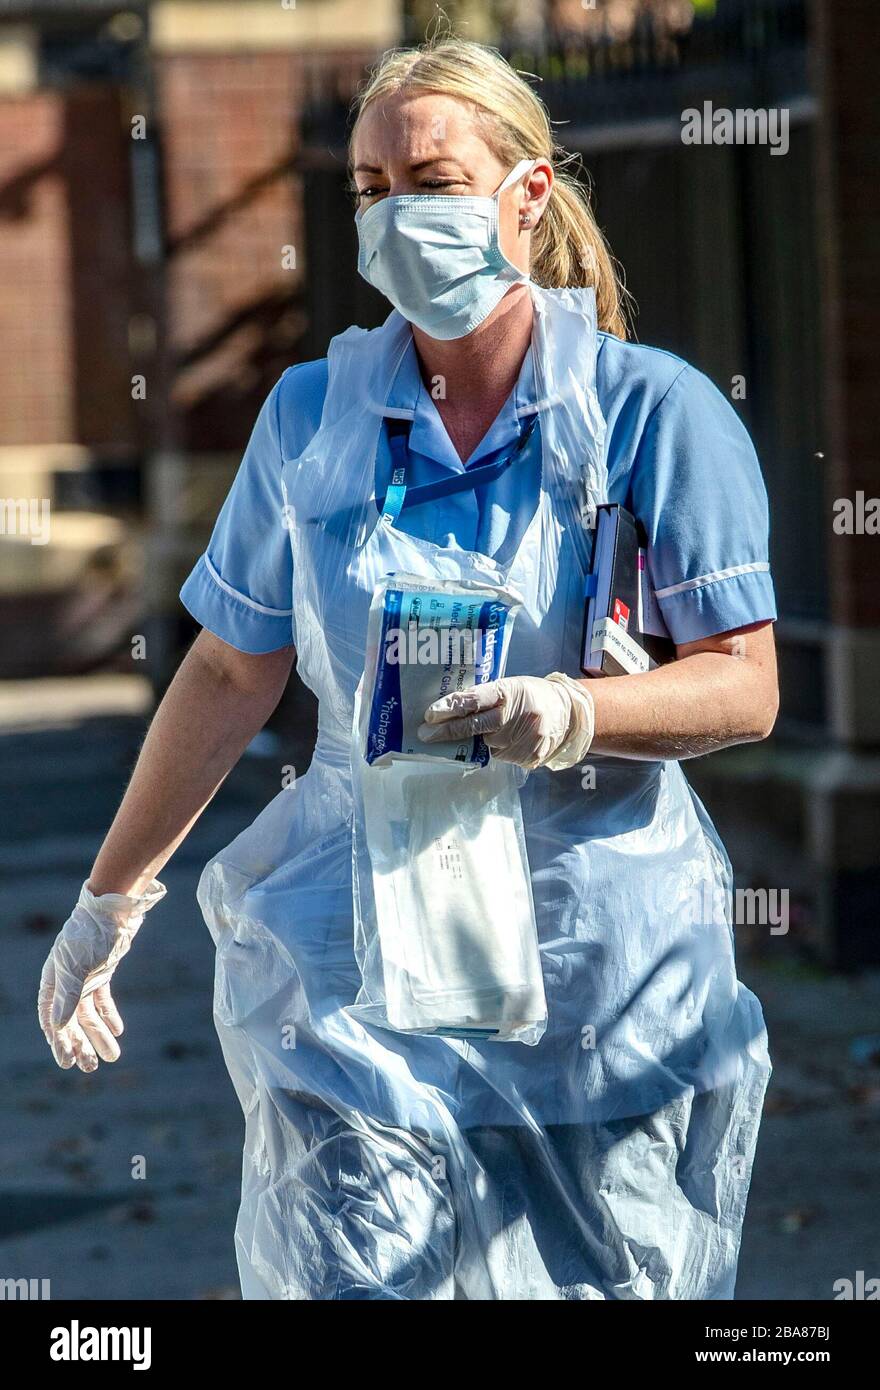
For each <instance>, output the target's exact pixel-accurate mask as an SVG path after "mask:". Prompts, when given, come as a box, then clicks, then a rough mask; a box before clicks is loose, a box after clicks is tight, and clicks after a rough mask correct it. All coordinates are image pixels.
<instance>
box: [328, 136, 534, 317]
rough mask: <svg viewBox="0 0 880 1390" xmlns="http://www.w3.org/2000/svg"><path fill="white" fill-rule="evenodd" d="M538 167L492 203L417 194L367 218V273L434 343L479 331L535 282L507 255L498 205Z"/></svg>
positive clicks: (384, 203)
mask: <svg viewBox="0 0 880 1390" xmlns="http://www.w3.org/2000/svg"><path fill="white" fill-rule="evenodd" d="M534 164H535V161H534V160H533V159H521V160H520V161H519V163H518V164H516V165H514V167H513V168H512V169H511V171H510V173H509V174H508V175H507V178H506V179H505V180H504V182H503V183H501V184H500V185H499V187H498V188H497V189H496V191H495V193H493V195H492V196H491V197H490V198H472V197H453V196H451V195H445V194H441V193H411V194H407V195H405V196H404V197H398V198H381V199H380V200H379V202H377V203H373V204H372V206H370V207H368V208H365V209H364V210H363V211H362V212H360V211H359V212H358V213H357V214H356V216H355V223H356V225H357V233H358V242H359V253H358V270H359V272H360V274H361V275H362V276H363V278H364V279H365V280H366V281H367V283H368V284H370V285H373V286H374V287H375V288H376V289H377V290H379V291H380V292H381V293H382V294H384V295H385V297H386V299H388V300H390V301H391V303H392V304H393V305H394V307H395V308H396V309H398V310H399V311H400V313H401V314H403V315H404V317H405V318H407V319H408V320H409V321H410V323H415V324H417V325H418V327H419V328H421V329H422V331H423V332H424V333H428V334H430V336H431V337H432V338H441V339H450V338H463V337H464V336H465V334H467V333H471V332H473V330H474V329H475V328H476V327H477V326H478V325H479V324H481V323H482V322H483V320H484V319H486V318H488V317H489V315H490V314H491V312H492V310H493V309H494V308H495V306H496V304H498V302H499V301H500V300H501V299H502V298H503V296H504V295H505V294H506V293H507V291H508V290H509V289H510V287H511V285H515V284H518V283H523V282H525V281H527V280H528V278H529V275H528V271H525V270H520V269H519V267H518V266H515V265H513V263H512V262H511V261H509V260H508V259H507V257H506V256H505V254H504V252H503V251H502V250H501V240H500V235H499V231H500V228H499V210H498V199H499V197H500V195H501V194H502V193H503V192H504V190H505V188H509V187H510V185H511V184H514V183H516V181H517V179H520V178H522V177H523V175H524V174H525V173H526V172H527V170H529V169H531V168H532V167H533V166H534Z"/></svg>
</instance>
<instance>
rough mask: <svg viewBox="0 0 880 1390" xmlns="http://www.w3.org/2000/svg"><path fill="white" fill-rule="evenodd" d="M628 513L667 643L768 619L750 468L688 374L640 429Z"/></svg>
mask: <svg viewBox="0 0 880 1390" xmlns="http://www.w3.org/2000/svg"><path fill="white" fill-rule="evenodd" d="M629 505H630V507H631V508H632V510H633V511H634V513H635V515H636V516H637V517H638V518H639V520H640V521H641V522H642V524H643V525H644V527H645V530H646V532H647V536H648V568H649V571H650V576H651V581H652V583H653V587H654V590H655V593H656V596H657V601H658V603H659V606H660V610H661V612H662V614H663V618H664V620H665V622H666V626H667V627H668V629H669V632H670V634H671V636H672V638H673V640H674V641H675V642H676V643H678V644H679V645H681V644H683V643H686V642H695V641H698V640H699V639H700V638H703V637H711V636H714V635H715V634H716V633H719V632H730V631H732V630H733V629H735V628H741V627H746V626H748V625H749V624H750V623H756V622H762V621H766V620H773V619H775V617H776V602H775V597H774V592H773V581H772V579H771V577H770V564H769V559H768V554H769V552H768V545H769V537H768V526H769V523H768V513H767V492H766V489H765V487H764V481H763V478H762V477H761V470H760V466H759V464H758V459H757V457H756V454H755V450H754V448H753V446H752V442H751V440H750V438H749V435H748V432H747V431H746V429H745V427H744V426H743V424H742V422H741V421H740V419H739V416H738V415H737V414H736V411H735V410H734V409H733V407H732V406H731V405H730V403H729V402H728V401H726V400H725V398H724V397H723V396H722V394H721V392H720V391H719V390H718V389H717V387H715V386H713V384H712V383H711V382H710V381H709V380H708V378H707V377H705V376H703V375H702V373H700V372H698V371H696V370H695V369H694V368H693V367H687V366H685V367H684V368H683V369H682V370H681V371H680V372H679V374H678V375H677V376H676V378H675V380H674V381H673V383H672V385H671V386H670V387H669V389H668V391H667V392H666V394H665V395H664V396H663V398H662V399H661V401H660V402H659V404H658V405H657V406H655V408H654V410H653V411H652V413H651V415H650V417H649V419H648V421H647V424H646V426H645V430H644V434H643V436H642V440H641V442H640V444H639V447H638V450H637V452H636V456H635V459H634V462H633V470H632V475H631V482H630V502H629Z"/></svg>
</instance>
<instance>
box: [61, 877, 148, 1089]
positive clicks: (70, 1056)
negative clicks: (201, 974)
mask: <svg viewBox="0 0 880 1390" xmlns="http://www.w3.org/2000/svg"><path fill="white" fill-rule="evenodd" d="M164 896H165V889H164V887H163V886H162V884H161V883H159V881H158V880H157V879H153V881H152V883H151V884H150V885H149V887H148V888H146V889H145V891H144V892H143V893H142V894H141V895H139V896H138V897H131V898H129V897H126V896H125V895H124V894H123V893H104V894H102V896H101V897H99V898H96V897H95V895H94V893H92V892H91V890H90V889H89V887H88V886H87V884H85V883H84V884H83V886H82V890H81V892H80V895H79V901H78V902H77V905H76V907H75V908H74V910H73V912H72V914H71V916H70V917H69V918H68V920H67V921H66V922H65V923H64V926H63V927H62V928H61V931H60V932H59V933H58V935H57V937H56V938H55V945H54V946H53V947H52V950H51V951H50V952H49V955H48V957H47V959H46V964H45V965H44V966H43V973H42V975H41V976H40V990H39V994H38V996H37V1014H38V1016H39V1019H40V1027H41V1028H42V1030H43V1034H44V1036H45V1039H46V1041H47V1043H48V1044H49V1046H50V1047H51V1049H52V1055H53V1057H54V1058H55V1061H56V1062H57V1063H58V1065H59V1067H64V1069H65V1070H67V1068H68V1067H72V1066H73V1065H74V1064H76V1066H78V1067H79V1069H80V1071H94V1070H95V1068H96V1067H97V1065H98V1058H99V1057H100V1058H101V1060H102V1061H103V1062H115V1061H116V1059H117V1057H118V1056H119V1044H118V1043H117V1041H116V1039H117V1038H118V1037H119V1036H120V1035H121V1033H122V1019H121V1018H120V1017H119V1011H118V1010H117V1008H116V1005H115V1004H114V1002H113V998H112V996H111V994H110V977H111V976H112V974H113V971H114V970H115V969H116V967H117V965H118V964H119V962H120V961H121V960H122V957H123V956H124V955H125V953H126V952H127V950H128V948H129V946H130V945H131V943H132V941H133V940H134V936H135V933H136V932H137V930H138V928H139V927H140V925H141V923H142V922H143V920H144V914H145V913H146V912H149V910H150V908H151V907H153V906H155V904H156V903H157V902H159V900H160V899H161V898H164Z"/></svg>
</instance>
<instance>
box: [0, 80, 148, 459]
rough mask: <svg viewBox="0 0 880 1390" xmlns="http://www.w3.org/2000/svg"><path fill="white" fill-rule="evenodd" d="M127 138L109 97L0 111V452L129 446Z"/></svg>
mask: <svg viewBox="0 0 880 1390" xmlns="http://www.w3.org/2000/svg"><path fill="white" fill-rule="evenodd" d="M126 138H127V137H126V134H125V131H124V129H123V127H122V124H121V117H120V110H119V99H118V95H117V94H116V92H115V91H114V90H113V89H111V88H106V87H99V86H94V87H85V88H75V89H70V90H67V91H64V92H53V91H43V92H36V93H32V94H28V95H25V96H21V97H11V98H4V99H0V240H2V252H0V445H4V444H5V445H14V444H51V443H56V442H77V443H82V444H89V445H92V446H94V447H95V448H99V449H100V448H103V447H106V446H111V447H112V448H113V449H118V448H119V447H120V446H121V447H122V448H125V447H127V446H130V445H131V444H132V443H133V442H134V438H135V427H136V419H135V415H134V412H133V409H132V402H131V389H130V380H129V364H128V356H127V340H128V339H127V335H128V317H129V296H130V292H131V284H132V272H131V265H130V248H129V242H130V237H129V228H128V185H127V178H128V175H127V153H126Z"/></svg>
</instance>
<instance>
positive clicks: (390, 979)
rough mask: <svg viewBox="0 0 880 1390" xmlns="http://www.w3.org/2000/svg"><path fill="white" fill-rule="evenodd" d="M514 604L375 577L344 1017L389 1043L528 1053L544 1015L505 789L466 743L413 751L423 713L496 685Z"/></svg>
mask: <svg viewBox="0 0 880 1390" xmlns="http://www.w3.org/2000/svg"><path fill="white" fill-rule="evenodd" d="M518 608H519V602H518V599H517V598H516V596H515V594H514V593H513V592H511V591H510V590H507V589H503V588H500V587H498V586H493V585H487V584H485V583H476V582H473V581H468V580H465V579H456V580H441V579H436V580H428V581H426V580H425V579H423V578H419V577H418V576H417V575H409V574H398V575H392V576H387V577H385V578H384V579H382V580H381V581H380V582H379V583H378V584H377V585H376V590H375V593H374V596H373V601H372V603H371V605H370V617H369V623H368V630H367V653H366V662H365V668H364V680H363V686H362V689H361V691H360V693H359V696H358V703H357V713H356V718H355V751H354V756H355V757H356V759H357V762H358V768H357V771H356V776H357V779H358V781H359V783H360V787H361V794H362V797H363V810H364V824H365V831H366V835H365V842H366V850H367V856H368V859H369V873H370V879H371V884H370V887H371V889H372V891H371V892H370V893H368V894H365V895H364V899H365V902H367V903H368V904H369V910H368V912H367V914H366V916H365V918H363V919H362V928H363V931H362V935H361V959H362V962H363V963H362V975H363V989H362V990H361V992H360V993H359V995H358V999H357V1004H356V1011H357V1012H359V1013H360V1014H361V1016H362V1017H364V1018H368V1019H369V1020H370V1021H372V1022H379V1023H381V1024H383V1025H384V1026H387V1027H390V1028H393V1029H395V1030H398V1031H400V1032H418V1033H429V1034H440V1035H442V1036H446V1037H456V1038H483V1039H490V1040H493V1041H496V1042H503V1041H523V1042H537V1040H538V1038H539V1037H540V1036H541V1034H542V1033H543V1031H544V1027H545V1024H546V1017H547V1006H546V1000H545V997H544V983H543V979H542V976H541V964H540V959H539V955H538V939H537V931H536V927H535V914H534V907H533V904H532V895H531V885H530V881H529V869H528V859H527V856H526V849H525V840H524V836H523V829H522V815H521V811H520V805H519V793H518V789H517V785H516V779H515V775H514V773H513V770H512V769H511V768H510V767H505V766H503V765H498V766H495V765H493V764H492V763H491V761H490V757H489V750H488V748H487V747H486V744H485V742H484V741H483V739H482V738H481V737H480V736H479V735H476V736H470V737H465V738H461V739H454V740H453V739H442V738H441V739H438V740H435V741H434V742H433V743H430V744H428V743H425V742H424V741H423V740H422V739H421V738H419V729H420V727H422V725H423V721H424V716H425V710H426V709H427V707H428V706H429V705H430V704H432V703H433V702H434V701H436V700H438V699H440V698H442V697H443V696H445V695H450V696H456V697H459V696H462V695H463V694H464V693H465V692H468V691H473V690H474V689H475V688H476V689H479V688H480V687H481V686H482V685H484V684H486V683H488V682H496V681H497V679H498V677H499V676H500V675H502V674H503V671H504V669H505V662H506V657H507V652H508V648H509V643H510V635H511V630H512V627H513V623H514V619H515V616H516V612H517V610H518Z"/></svg>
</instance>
